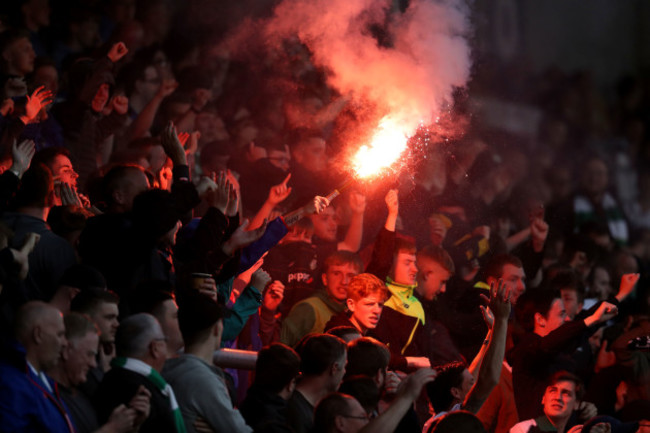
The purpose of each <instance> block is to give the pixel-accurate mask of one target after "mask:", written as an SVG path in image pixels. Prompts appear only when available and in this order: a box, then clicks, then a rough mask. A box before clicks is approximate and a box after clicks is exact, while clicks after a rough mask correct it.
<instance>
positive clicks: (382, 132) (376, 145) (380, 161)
mask: <svg viewBox="0 0 650 433" xmlns="http://www.w3.org/2000/svg"><path fill="white" fill-rule="evenodd" d="M406 141H407V137H406V134H405V132H404V131H403V130H402V128H400V127H399V126H397V123H396V122H395V121H394V120H392V119H389V118H387V117H384V118H383V119H382V120H381V122H379V127H378V129H377V132H375V135H374V136H373V137H372V141H371V142H370V145H369V146H366V145H364V146H361V148H360V149H359V151H358V152H357V154H356V155H355V156H354V159H353V162H352V164H353V165H354V171H355V172H356V174H357V176H358V177H360V178H367V177H370V176H372V175H374V174H377V173H378V172H379V171H381V170H382V169H383V168H386V167H390V166H391V165H392V164H393V163H394V162H395V161H397V159H399V157H400V155H402V152H404V150H406Z"/></svg>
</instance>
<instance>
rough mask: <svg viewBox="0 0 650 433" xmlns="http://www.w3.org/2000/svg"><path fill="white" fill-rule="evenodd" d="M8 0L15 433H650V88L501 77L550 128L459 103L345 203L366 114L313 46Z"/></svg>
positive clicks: (10, 426) (183, 7)
mask: <svg viewBox="0 0 650 433" xmlns="http://www.w3.org/2000/svg"><path fill="white" fill-rule="evenodd" d="M5 3H8V4H3V5H2V6H0V66H1V69H0V77H1V82H0V96H1V97H0V166H1V167H2V174H0V212H1V215H0V248H2V249H1V250H0V308H1V315H0V323H1V330H2V351H0V353H1V355H0V431H2V432H32V431H34V432H36V431H38V432H41V431H48V432H50V431H51V432H71V433H72V432H79V433H82V432H95V431H100V432H136V431H139V432H142V433H147V432H176V433H184V432H250V431H255V432H294V433H308V432H316V433H319V432H323V433H331V432H393V431H399V432H420V431H422V432H431V431H433V432H452V431H453V432H495V433H500V432H507V431H511V432H515V433H519V432H538V431H558V432H561V433H566V432H571V433H577V432H579V431H583V432H585V433H587V432H592V431H593V432H606V431H609V432H623V431H625V432H636V431H640V432H643V431H647V430H648V428H650V415H649V414H650V362H649V361H650V358H649V357H648V353H650V321H649V320H648V314H649V313H650V311H649V309H650V293H649V292H648V287H649V283H650V280H649V277H650V275H649V274H648V269H649V266H650V188H648V182H649V181H650V172H649V171H648V170H647V169H646V168H647V167H648V163H649V162H650V152H649V151H648V150H649V149H650V147H649V144H650V141H649V140H648V136H649V135H648V133H647V131H646V128H647V127H648V126H650V117H649V113H650V100H649V99H648V93H646V92H647V90H648V89H647V88H644V83H643V82H642V81H641V80H638V79H635V78H631V77H628V78H624V79H622V80H621V81H620V83H619V85H618V87H617V93H616V96H615V97H613V98H610V99H611V100H610V102H606V99H605V98H604V97H602V95H601V93H600V92H599V91H598V90H597V89H596V87H595V86H594V84H593V83H592V82H591V80H590V78H589V75H588V74H587V73H580V74H576V75H575V76H566V75H564V74H562V73H560V72H558V71H554V70H552V71H549V72H548V73H546V74H545V75H544V76H542V77H536V79H535V81H534V84H531V83H530V82H526V83H522V80H521V77H519V80H516V79H513V80H507V84H504V85H502V86H501V87H502V88H499V89H498V91H499V92H500V93H501V95H502V97H504V96H503V95H505V97H506V98H510V97H513V95H517V100H518V102H520V103H521V102H524V103H526V104H529V105H530V106H533V107H536V109H538V110H539V111H540V112H541V113H543V116H542V121H541V122H540V125H539V134H538V136H537V137H536V139H534V140H530V139H527V140H524V139H519V138H517V137H515V136H511V135H508V134H506V133H502V132H497V131H490V130H488V129H486V128H485V127H481V126H480V124H479V122H474V123H476V124H473V125H471V124H469V123H466V120H467V118H468V113H467V112H466V107H468V106H469V105H470V104H468V101H467V98H466V97H465V96H463V95H460V94H458V95H457V97H458V98H457V99H458V100H457V101H455V103H456V104H455V106H454V107H455V108H454V112H453V114H452V115H451V116H450V118H449V119H446V122H448V125H447V126H449V124H451V125H455V126H454V128H455V129H462V133H460V134H459V133H456V134H451V135H449V136H448V138H447V139H446V140H443V139H441V140H440V143H438V142H436V141H435V140H433V144H430V145H429V146H428V147H427V148H425V149H424V152H425V155H424V157H423V155H419V157H418V158H416V159H414V161H413V162H412V164H411V165H410V166H409V167H407V168H406V169H405V173H403V176H401V177H400V179H399V181H396V180H395V179H391V180H389V181H386V180H385V179H384V180H382V179H379V180H377V181H376V182H374V183H370V184H366V185H363V184H361V183H356V184H352V185H351V186H350V187H348V188H346V189H345V190H344V191H343V192H342V194H341V196H340V197H337V198H333V199H332V200H330V199H328V198H326V197H325V195H326V194H327V193H328V192H330V191H332V190H333V189H334V188H335V187H337V186H340V185H341V184H342V183H343V181H344V180H345V179H346V174H345V167H344V166H345V164H344V163H342V161H344V157H345V155H347V153H346V152H348V151H349V148H348V146H347V143H348V142H349V141H348V140H349V138H350V136H351V130H350V129H351V126H350V125H353V124H355V123H358V124H363V123H364V122H367V121H368V117H372V116H371V115H370V114H369V112H370V111H371V110H370V109H368V110H367V111H364V110H361V109H360V106H358V105H357V104H356V103H353V102H351V101H350V100H348V99H347V98H345V97H343V96H342V95H339V94H338V93H337V92H336V91H335V90H334V89H332V88H330V87H329V86H328V85H327V79H326V77H327V71H323V70H320V69H319V68H316V67H315V66H314V65H313V64H312V62H311V61H310V57H309V50H308V49H307V47H306V46H304V45H302V44H300V43H299V42H297V40H287V41H286V43H285V44H284V45H283V46H280V47H275V48H269V47H266V48H267V49H268V50H267V51H265V50H264V49H263V48H264V47H263V46H257V47H252V48H250V49H251V52H250V53H248V55H249V56H250V57H247V56H246V55H239V53H237V52H229V51H228V50H227V49H225V48H224V47H225V46H227V45H224V44H220V43H219V42H222V41H224V40H225V39H226V34H227V32H228V30H230V29H231V28H232V27H233V25H234V23H230V22H228V20H227V19H221V20H219V22H220V25H219V26H215V25H214V21H210V20H208V19H205V17H203V19H202V17H200V13H198V11H201V10H202V9H201V4H202V3H201V2H198V1H190V2H180V1H179V2H173V1H168V0H138V1H135V0H105V1H103V2H99V1H97V2H81V3H82V4H65V6H64V3H65V2H62V3H59V4H58V5H53V6H52V8H50V5H49V4H48V1H47V0H21V1H15V2H5ZM268 7H269V8H270V6H268ZM235 9H236V7H234V6H233V10H235ZM269 10H270V9H269ZM235 12H236V11H235ZM266 12H268V11H266ZM256 13H260V14H263V13H264V11H260V10H257V11H256ZM395 13H399V12H395ZM233 14H234V15H236V13H234V12H233ZM55 23H56V24H55ZM384 36H386V35H384ZM382 43H390V41H385V40H384V41H383V42H382ZM215 47H218V48H215ZM492 72H493V71H491V70H490V68H486V69H485V71H483V72H478V71H477V74H476V77H475V80H474V81H473V82H472V83H471V85H470V89H469V94H470V97H471V95H472V94H473V92H486V93H489V92H490V91H494V90H495V89H496V87H495V86H490V85H489V84H488V83H490V82H491V81H490V80H493V79H494V76H493V75H492ZM524 81H525V80H524ZM531 82H532V80H531ZM488 89H490V90H488ZM443 123H444V122H443ZM454 128H450V129H454ZM439 135H440V134H439ZM443 135H444V134H443ZM220 348H236V349H243V350H245V351H247V352H236V353H247V354H248V355H246V356H249V355H250V354H253V359H255V362H254V370H253V371H251V370H246V369H243V368H240V369H230V368H227V369H222V368H221V367H219V366H217V364H215V362H214V360H215V356H216V357H217V358H218V355H215V354H219V353H220ZM221 352H223V351H221ZM242 356H243V355H242ZM244 363H245V362H244V361H241V360H240V361H239V367H242V366H243V364H244ZM235 364H237V362H235Z"/></svg>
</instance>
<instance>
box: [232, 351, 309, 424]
mask: <svg viewBox="0 0 650 433" xmlns="http://www.w3.org/2000/svg"><path fill="white" fill-rule="evenodd" d="M299 375H300V357H299V356H298V354H297V353H296V351H295V350H293V349H292V348H290V347H289V346H286V345H284V344H282V343H272V344H271V345H269V346H266V347H264V348H263V349H262V350H260V351H259V353H258V355H257V361H256V363H255V380H254V381H253V384H252V385H251V387H250V388H248V391H247V393H246V398H245V399H244V401H243V402H242V404H241V406H240V408H239V410H240V412H241V414H242V415H243V416H244V419H245V420H246V423H247V424H248V425H250V426H251V427H252V428H253V429H254V430H258V429H261V428H262V427H264V428H266V429H268V430H265V431H270V429H273V431H290V430H289V429H288V428H287V427H286V424H287V419H286V413H285V412H286V407H287V401H288V400H289V398H290V397H291V395H292V394H293V391H294V389H295V388H296V381H297V379H298V376H299Z"/></svg>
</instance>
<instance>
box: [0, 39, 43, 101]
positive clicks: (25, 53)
mask: <svg viewBox="0 0 650 433" xmlns="http://www.w3.org/2000/svg"><path fill="white" fill-rule="evenodd" d="M35 58H36V53H34V48H33V47H32V43H31V41H30V40H29V33H27V32H26V31H24V30H20V29H10V30H5V31H4V32H2V37H0V77H2V86H7V83H6V81H9V80H12V81H17V82H15V83H12V84H10V87H11V88H12V90H13V89H15V90H16V92H6V90H5V89H3V90H5V91H4V92H3V94H8V95H9V96H23V95H25V94H26V93H27V85H26V84H25V76H26V75H28V74H30V73H32V72H33V71H34V59H35ZM20 89H24V90H23V91H22V92H21V91H20Z"/></svg>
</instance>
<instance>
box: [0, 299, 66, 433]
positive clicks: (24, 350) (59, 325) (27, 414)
mask: <svg viewBox="0 0 650 433" xmlns="http://www.w3.org/2000/svg"><path fill="white" fill-rule="evenodd" d="M14 327H15V329H14V336H15V339H16V341H15V342H14V344H12V345H11V346H10V347H7V348H5V350H3V352H2V355H3V356H2V360H0V426H1V429H2V431H7V432H25V431H49V432H69V433H74V432H75V429H74V426H73V424H72V421H71V420H70V416H69V413H68V410H67V408H66V406H65V404H64V403H63V401H62V399H61V397H60V395H59V390H58V387H57V385H56V382H54V381H53V380H52V379H51V378H50V377H48V376H47V375H46V374H45V372H46V371H48V370H51V369H52V368H53V367H54V366H55V365H56V364H57V363H58V362H59V359H60V357H61V352H62V351H63V350H64V349H65V347H66V345H67V341H66V339H65V327H64V324H63V317H62V315H61V312H60V311H58V310H57V309H56V308H54V307H52V306H51V305H48V304H46V303H44V302H41V301H31V302H28V303H26V304H24V305H23V306H22V307H21V308H20V310H19V311H18V313H17V314H16V319H15V325H14Z"/></svg>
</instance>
